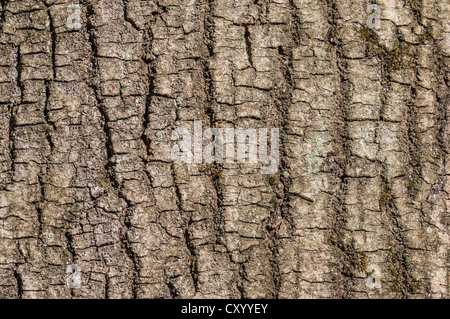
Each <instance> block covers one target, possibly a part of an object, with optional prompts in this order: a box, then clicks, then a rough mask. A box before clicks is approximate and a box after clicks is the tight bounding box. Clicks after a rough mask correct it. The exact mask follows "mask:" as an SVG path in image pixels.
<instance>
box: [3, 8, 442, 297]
mask: <svg viewBox="0 0 450 319" xmlns="http://www.w3.org/2000/svg"><path fill="white" fill-rule="evenodd" d="M0 3H1V14H0V297H2V298H367V297H369V298H382V297H383V298H449V297H450V293H449V284H450V283H449V265H450V260H449V258H450V257H449V244H450V237H449V236H450V232H449V227H450V215H449V207H450V164H449V151H450V144H449V134H450V126H449V116H450V111H449V96H448V89H449V81H450V72H449V71H450V70H449V66H450V21H449V17H450V1H449V0H378V1H376V3H377V4H378V5H379V6H380V9H381V29H374V30H372V29H370V28H367V17H368V14H367V6H368V5H369V4H371V3H375V2H374V1H366V0H349V1H341V0H99V1H93V0H91V1H90V0H80V1H79V2H78V1H76V0H70V1H69V0H18V1H13V0H10V1H9V0H2V1H0ZM73 4H78V5H79V7H80V9H81V11H80V26H79V28H78V27H76V28H72V27H70V28H69V27H68V24H67V21H68V19H70V15H71V14H73V12H72V11H70V10H68V7H69V5H73ZM198 119H201V120H202V121H203V125H204V127H215V128H217V127H221V128H225V127H235V128H238V127H241V128H248V127H252V128H276V127H277V128H280V151H281V162H280V167H279V171H278V173H276V174H274V175H272V176H267V175H263V174H261V172H260V170H259V166H260V165H250V164H226V163H225V164H212V165H207V164H192V165H187V164H175V163H174V162H173V161H172V158H171V153H170V151H168V145H171V140H170V139H171V132H172V131H173V130H174V129H175V128H177V127H179V126H185V127H189V128H191V129H192V128H193V123H194V120H198ZM72 264H76V265H78V266H79V267H80V268H81V273H82V277H81V279H82V282H81V288H78V289H70V288H69V287H68V286H67V284H66V281H67V277H68V273H67V272H66V271H67V266H68V265H72ZM370 265H377V266H378V267H379V268H380V270H381V278H380V280H381V288H370V285H367V278H368V276H371V275H373V274H372V273H371V271H370V270H368V269H369V268H370V267H369V266H370Z"/></svg>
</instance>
